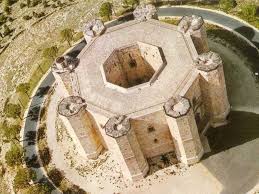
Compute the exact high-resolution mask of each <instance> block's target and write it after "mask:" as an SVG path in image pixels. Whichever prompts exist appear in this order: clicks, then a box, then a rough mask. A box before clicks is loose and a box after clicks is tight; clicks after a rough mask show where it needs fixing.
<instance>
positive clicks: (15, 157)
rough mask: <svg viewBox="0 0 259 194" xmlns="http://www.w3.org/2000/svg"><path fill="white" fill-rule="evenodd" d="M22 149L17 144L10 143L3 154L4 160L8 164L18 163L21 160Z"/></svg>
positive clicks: (20, 162)
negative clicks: (7, 149) (9, 146)
mask: <svg viewBox="0 0 259 194" xmlns="http://www.w3.org/2000/svg"><path fill="white" fill-rule="evenodd" d="M23 154H24V151H23V149H22V147H21V146H20V145H19V144H12V145H11V148H10V150H9V151H7V152H6V154H5V160H6V163H7V165H8V166H11V167H13V166H15V165H20V164H22V162H23Z"/></svg>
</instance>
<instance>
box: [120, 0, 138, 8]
mask: <svg viewBox="0 0 259 194" xmlns="http://www.w3.org/2000/svg"><path fill="white" fill-rule="evenodd" d="M138 4H139V0H123V7H125V8H127V7H130V8H135V7H136V6H137V5H138Z"/></svg>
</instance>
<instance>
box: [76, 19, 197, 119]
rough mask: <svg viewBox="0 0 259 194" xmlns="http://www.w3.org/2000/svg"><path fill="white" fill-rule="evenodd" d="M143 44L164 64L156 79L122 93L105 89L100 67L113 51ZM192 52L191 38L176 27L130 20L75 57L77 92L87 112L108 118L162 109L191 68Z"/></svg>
mask: <svg viewBox="0 0 259 194" xmlns="http://www.w3.org/2000/svg"><path fill="white" fill-rule="evenodd" d="M138 41H139V42H143V43H147V44H151V45H154V46H157V47H160V48H161V49H162V51H163V54H164V57H165V61H166V65H165V67H164V69H163V70H162V72H161V73H160V75H159V76H158V77H157V80H156V81H154V82H153V83H152V84H151V85H150V86H149V87H144V88H141V89H139V90H134V92H128V93H127V92H126V93H122V92H120V91H117V90H116V89H112V88H109V87H106V86H105V84H104V81H103V78H102V74H101V70H100V69H101V68H100V67H101V65H102V64H103V63H104V62H105V61H106V59H107V58H108V57H109V56H110V54H111V53H112V52H113V50H114V49H116V48H119V47H122V46H125V45H130V44H132V43H136V42H138ZM197 56H198V55H197V52H196V49H195V47H194V45H193V42H192V40H191V37H190V36H189V35H184V34H183V33H181V32H179V31H178V30H177V27H176V26H173V25H170V24H166V23H163V22H160V21H157V20H147V21H136V20H134V21H130V22H126V23H124V24H121V25H118V26H114V27H112V28H108V29H107V30H106V32H105V33H104V34H102V35H101V36H99V37H96V38H94V39H93V40H92V41H91V42H90V43H89V44H88V45H87V46H86V47H85V48H84V49H83V50H82V52H81V53H80V54H79V56H78V58H79V59H80V64H79V65H78V67H77V68H76V69H75V72H76V74H77V76H78V82H79V86H80V93H81V96H82V98H84V99H85V100H86V103H87V106H88V109H89V110H92V111H94V112H98V113H100V114H103V115H105V116H108V117H112V116H115V115H129V116H131V117H132V118H134V116H137V115H139V114H145V113H148V112H150V111H151V112H152V110H154V109H160V110H161V109H163V104H164V103H165V102H166V101H167V100H168V99H170V98H171V97H172V96H176V95H177V94H179V92H180V90H181V88H182V87H183V86H184V85H185V83H186V82H187V81H188V79H190V77H191V76H190V75H191V74H192V73H193V71H194V69H195V65H194V59H195V58H196V57H197Z"/></svg>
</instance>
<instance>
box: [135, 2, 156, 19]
mask: <svg viewBox="0 0 259 194" xmlns="http://www.w3.org/2000/svg"><path fill="white" fill-rule="evenodd" d="M133 15H134V18H135V19H136V20H139V21H145V20H149V19H156V20H157V19H158V16H157V9H156V7H155V6H154V5H152V4H142V5H139V6H137V7H136V9H135V10H134V11H133Z"/></svg>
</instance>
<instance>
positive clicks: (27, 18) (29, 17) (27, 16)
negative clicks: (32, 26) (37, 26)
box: [22, 15, 32, 20]
mask: <svg viewBox="0 0 259 194" xmlns="http://www.w3.org/2000/svg"><path fill="white" fill-rule="evenodd" d="M31 18H32V16H29V15H25V16H23V17H22V19H24V20H30V19H31Z"/></svg>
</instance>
